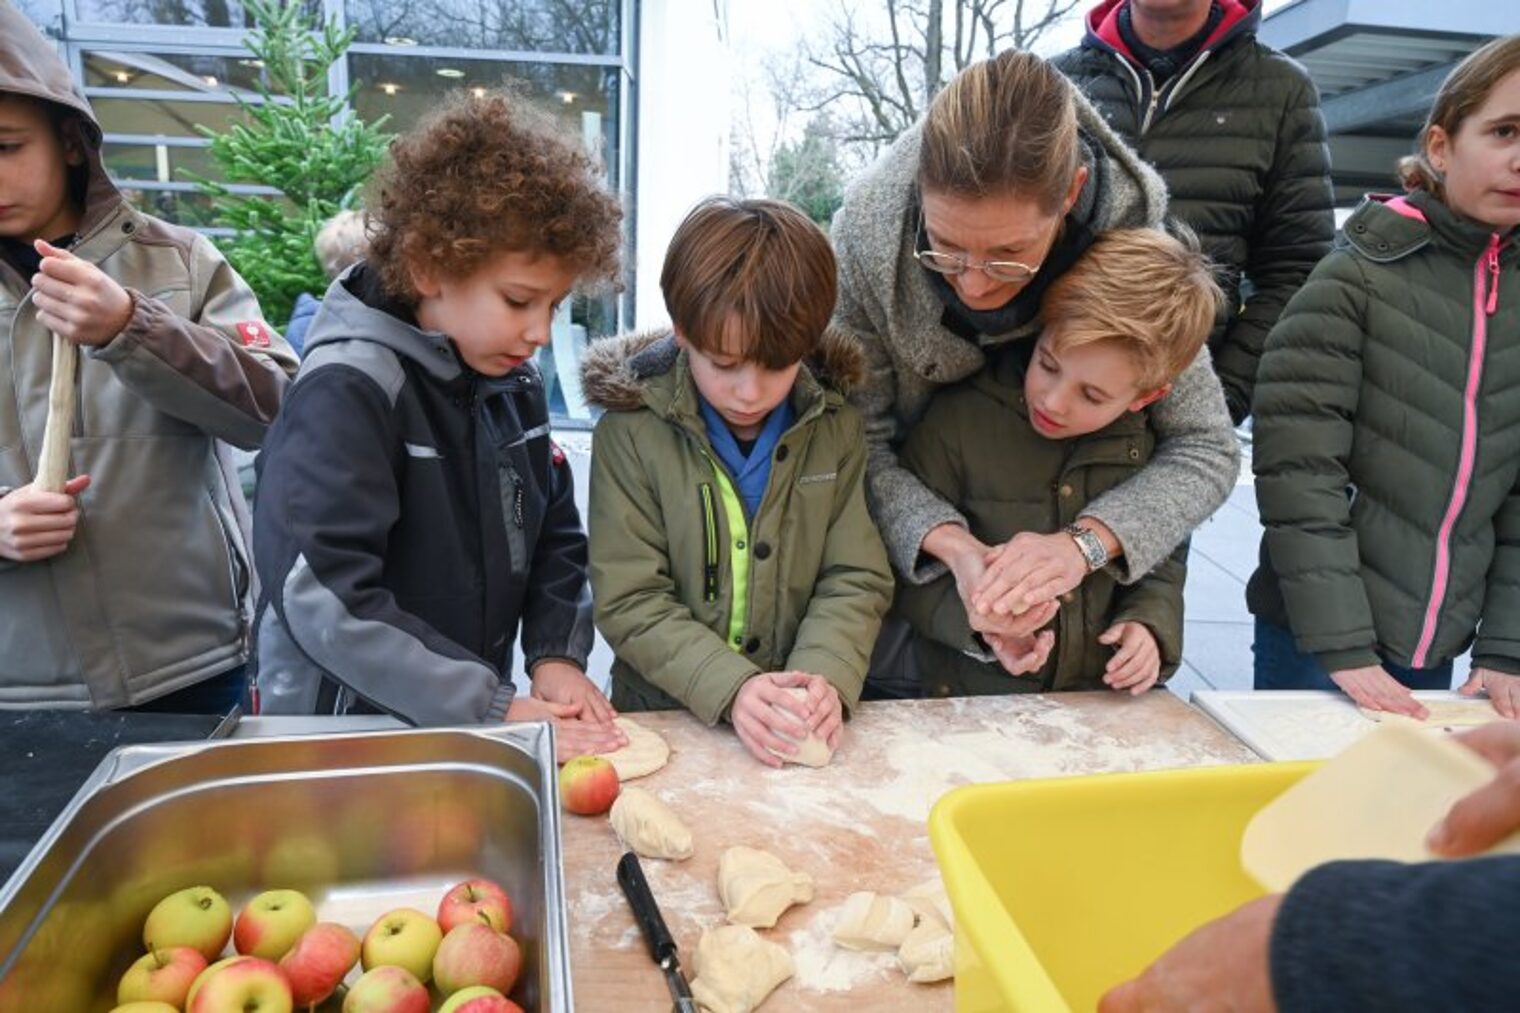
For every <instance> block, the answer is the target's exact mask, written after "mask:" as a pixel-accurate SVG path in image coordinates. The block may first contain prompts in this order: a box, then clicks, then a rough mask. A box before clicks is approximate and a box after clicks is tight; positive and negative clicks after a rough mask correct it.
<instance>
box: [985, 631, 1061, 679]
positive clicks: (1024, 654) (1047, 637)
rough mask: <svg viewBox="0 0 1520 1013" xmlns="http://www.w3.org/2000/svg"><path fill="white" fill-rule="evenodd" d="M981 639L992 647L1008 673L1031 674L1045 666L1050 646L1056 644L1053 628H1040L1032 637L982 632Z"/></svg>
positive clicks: (999, 662) (995, 655) (1048, 657)
mask: <svg viewBox="0 0 1520 1013" xmlns="http://www.w3.org/2000/svg"><path fill="white" fill-rule="evenodd" d="M982 639H983V640H985V641H987V646H988V647H991V648H992V654H993V656H994V657H996V658H997V660H998V664H1000V665H1002V666H1003V669H1004V670H1005V671H1006V672H1007V673H1008V674H1009V675H1032V674H1034V673H1035V672H1038V671H1039V670H1040V669H1042V668H1044V667H1045V662H1046V661H1048V660H1049V659H1050V651H1051V648H1053V647H1055V645H1056V634H1055V631H1054V630H1041V631H1040V632H1039V633H1037V634H1035V635H1034V636H1032V637H1007V636H1002V635H1001V634H997V633H984V634H982Z"/></svg>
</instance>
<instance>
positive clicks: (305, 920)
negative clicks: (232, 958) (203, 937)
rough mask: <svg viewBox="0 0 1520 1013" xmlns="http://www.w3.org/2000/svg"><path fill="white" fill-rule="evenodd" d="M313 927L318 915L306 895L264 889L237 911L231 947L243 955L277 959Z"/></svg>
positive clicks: (292, 891)
mask: <svg viewBox="0 0 1520 1013" xmlns="http://www.w3.org/2000/svg"><path fill="white" fill-rule="evenodd" d="M315 924H317V912H316V910H315V909H314V908H313V907H312V906H311V901H309V900H307V899H306V895H305V894H302V893H299V892H298V891H295V890H266V891H265V892H264V893H261V894H259V895H258V896H257V897H255V898H253V900H251V901H249V902H248V904H247V906H245V907H244V908H243V910H242V911H239V912H238V916H237V924H235V925H234V926H233V927H232V946H233V949H235V950H237V951H238V952H239V953H241V954H244V955H245V956H249V957H262V958H263V959H265V960H279V959H280V958H281V957H283V956H285V954H286V953H288V952H290V948H291V947H292V946H294V945H295V944H296V940H297V939H300V938H301V933H303V932H305V931H306V930H307V929H309V928H311V927H312V926H313V925H315Z"/></svg>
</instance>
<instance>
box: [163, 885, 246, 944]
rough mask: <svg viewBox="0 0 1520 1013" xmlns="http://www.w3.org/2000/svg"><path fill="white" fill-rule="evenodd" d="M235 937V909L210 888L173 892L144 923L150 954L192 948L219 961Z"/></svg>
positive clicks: (201, 887)
mask: <svg viewBox="0 0 1520 1013" xmlns="http://www.w3.org/2000/svg"><path fill="white" fill-rule="evenodd" d="M231 934H232V908H231V907H229V906H228V904H227V901H226V899H225V898H224V897H223V896H222V895H221V894H219V893H217V892H216V891H215V890H213V889H211V887H209V886H192V887H187V888H186V889H184V890H180V891H179V892H178V893H171V894H170V895H169V896H167V897H165V898H164V899H163V900H161V901H159V902H158V903H157V904H156V905H154V907H153V910H152V911H150V912H148V920H147V921H146V922H145V923H143V946H144V947H145V948H147V950H148V951H149V952H152V951H153V950H168V949H172V948H174V947H176V946H188V947H190V948H191V949H193V950H199V951H200V955H201V956H203V957H205V958H206V959H207V960H215V959H216V958H217V957H219V956H221V955H222V950H223V949H224V948H226V946H227V937H228V936H230V935H231Z"/></svg>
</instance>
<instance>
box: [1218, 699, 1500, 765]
mask: <svg viewBox="0 0 1520 1013" xmlns="http://www.w3.org/2000/svg"><path fill="white" fill-rule="evenodd" d="M1415 697H1416V698H1417V699H1419V700H1423V701H1426V702H1427V703H1429V702H1431V701H1435V700H1470V699H1472V698H1471V697H1464V696H1462V695H1460V694H1459V693H1456V692H1455V691H1451V690H1433V691H1422V692H1417V693H1415ZM1191 699H1192V702H1193V704H1194V705H1196V706H1197V707H1198V708H1199V709H1201V710H1202V711H1203V712H1204V713H1206V714H1208V715H1209V716H1210V717H1211V718H1213V719H1214V720H1215V721H1218V722H1219V723H1220V724H1221V725H1224V727H1225V728H1227V729H1228V730H1229V731H1230V733H1231V734H1232V735H1234V736H1235V737H1236V738H1237V739H1239V740H1240V741H1241V742H1244V743H1245V744H1246V745H1248V746H1250V747H1251V748H1252V749H1254V750H1255V751H1256V752H1257V753H1260V754H1261V756H1262V757H1263V758H1264V759H1268V760H1325V759H1329V758H1330V757H1332V756H1334V755H1335V754H1337V753H1339V752H1340V751H1341V750H1343V749H1345V748H1346V747H1347V746H1349V745H1351V744H1352V743H1353V742H1355V741H1356V740H1357V739H1359V738H1361V737H1362V736H1363V735H1366V734H1367V733H1368V732H1370V731H1372V729H1374V728H1376V727H1377V722H1376V721H1373V720H1372V719H1371V718H1368V717H1364V716H1363V715H1362V712H1361V711H1359V710H1357V707H1356V704H1354V703H1352V702H1351V700H1350V699H1349V698H1348V697H1345V696H1342V695H1341V694H1340V693H1330V692H1324V691H1320V690H1297V689H1285V690H1200V691H1198V692H1195V693H1194V694H1193V695H1192V698H1191ZM1438 733H1439V732H1438Z"/></svg>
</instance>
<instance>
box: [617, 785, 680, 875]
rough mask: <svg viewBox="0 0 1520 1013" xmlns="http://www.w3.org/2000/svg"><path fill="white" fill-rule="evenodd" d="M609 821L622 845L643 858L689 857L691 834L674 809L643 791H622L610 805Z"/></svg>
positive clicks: (674, 858)
mask: <svg viewBox="0 0 1520 1013" xmlns="http://www.w3.org/2000/svg"><path fill="white" fill-rule="evenodd" d="M610 819H611V821H612V829H613V831H614V832H616V834H617V835H618V839H619V840H621V841H622V842H623V846H624V847H627V848H631V849H633V850H634V851H635V852H637V853H638V854H639V855H641V856H643V857H644V858H665V859H672V860H675V861H681V860H683V859H687V858H690V857H691V853H692V844H691V831H690V830H688V829H686V824H685V823H682V822H681V817H679V816H677V815H676V811H675V810H674V809H672V808H670V806H668V805H666V804H665V803H664V802H663V801H661V800H660V798H659V796H657V795H654V794H652V793H650V792H648V791H645V790H644V789H643V788H639V787H628V788H624V789H623V790H622V792H621V793H620V794H619V795H618V797H617V801H616V802H614V803H612V814H611V817H610Z"/></svg>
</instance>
